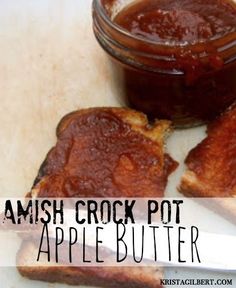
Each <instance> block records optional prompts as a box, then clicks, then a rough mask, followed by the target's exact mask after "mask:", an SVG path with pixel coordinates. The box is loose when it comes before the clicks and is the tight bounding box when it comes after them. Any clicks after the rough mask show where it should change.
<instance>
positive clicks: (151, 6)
mask: <svg viewBox="0 0 236 288" xmlns="http://www.w3.org/2000/svg"><path fill="white" fill-rule="evenodd" d="M114 22H115V23H117V24H118V25H120V26H122V27H123V28H125V29H126V30H128V31H129V32H131V33H132V34H134V35H137V36H142V37H144V38H146V39H149V40H152V41H160V40H165V41H169V40H171V41H178V42H179V41H181V42H182V41H187V42H188V43H195V42H199V41H202V40H205V39H209V38H212V37H219V36H222V35H224V34H226V33H229V32H233V31H235V30H236V10H235V9H233V7H232V6H231V5H229V3H227V1H224V0H207V1H206V0H197V1H193V0H143V1H135V2H134V4H131V5H130V6H128V7H126V8H125V9H123V10H122V11H121V12H120V13H119V14H118V15H117V16H116V17H115V19H114Z"/></svg>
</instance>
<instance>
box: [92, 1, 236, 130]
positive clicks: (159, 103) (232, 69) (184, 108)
mask: <svg viewBox="0 0 236 288" xmlns="http://www.w3.org/2000/svg"><path fill="white" fill-rule="evenodd" d="M132 2H133V1H132V0H94V1H93V28H94V33H95V36H96V38H97V40H98V42H99V43H100V45H101V46H102V48H103V49H104V50H105V51H106V52H107V54H108V55H109V56H110V59H111V62H112V69H113V73H114V77H115V80H116V84H117V85H118V88H119V91H122V92H121V93H122V97H123V98H124V99H125V101H126V103H127V105H128V106H129V107H131V108H134V109H136V110H139V111H142V112H144V113H146V114H147V115H148V117H149V118H150V119H154V118H158V119H170V120H172V121H173V123H174V125H175V126H176V127H181V128H183V127H192V126H196V125H199V124H202V123H206V122H207V121H210V120H212V119H214V118H215V117H216V116H217V115H219V114H220V113H221V112H223V111H224V110H225V109H226V108H227V107H229V106H230V105H231V104H232V103H233V102H234V101H235V100H236V32H231V33H228V34H226V35H224V36H222V37H218V38H216V39H208V40H206V41H202V42H199V43H196V44H188V43H187V44H186V43H185V44H181V45H178V43H173V42H163V41H159V42H158V41H151V40H148V39H145V38H143V37H140V36H135V35H133V34H131V33H130V32H128V31H127V30H125V29H122V28H121V27H120V26H118V25H117V24H115V23H114V21H113V20H114V17H115V16H116V15H117V13H119V12H120V11H121V10H122V9H123V8H124V7H126V5H128V4H130V3H132ZM235 9H236V8H235Z"/></svg>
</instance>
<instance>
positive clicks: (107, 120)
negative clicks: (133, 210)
mask: <svg viewBox="0 0 236 288" xmlns="http://www.w3.org/2000/svg"><path fill="white" fill-rule="evenodd" d="M127 113H128V112H127ZM67 118H68V119H69V120H66V119H65V120H62V122H61V124H60V126H59V129H58V142H57V145H56V146H55V147H54V148H53V149H52V150H51V151H50V152H49V154H48V156H47V158H46V160H45V162H44V164H43V166H42V168H41V169H40V173H39V176H38V178H37V180H36V183H35V184H36V188H37V189H39V194H38V196H39V197H56V196H59V197H125V196H127V197H128V196H132V197H135V196H137V197H139V196H143V197H144V196H156V197H158V196H163V192H164V189H165V186H166V182H167V177H168V175H169V173H170V172H171V171H172V170H173V169H174V168H176V163H175V162H174V161H173V160H172V159H171V158H170V157H169V156H167V155H164V154H163V151H162V149H163V147H160V145H159V144H158V143H156V142H153V141H152V140H150V139H149V138H146V137H145V136H144V135H142V134H141V133H139V132H136V131H135V130H133V129H132V128H131V126H130V125H129V124H127V123H125V122H124V121H123V120H122V119H121V118H119V117H118V116H117V115H116V114H115V113H113V112H112V111H110V110H109V109H97V110H96V109H91V110H89V112H86V113H84V114H83V113H82V114H79V112H77V114H76V113H75V114H74V115H73V114H72V115H71V116H69V117H67ZM67 121H69V122H67ZM134 121H135V120H134ZM63 123H65V124H63ZM63 125H65V126H66V127H65V128H63ZM61 127H62V128H61Z"/></svg>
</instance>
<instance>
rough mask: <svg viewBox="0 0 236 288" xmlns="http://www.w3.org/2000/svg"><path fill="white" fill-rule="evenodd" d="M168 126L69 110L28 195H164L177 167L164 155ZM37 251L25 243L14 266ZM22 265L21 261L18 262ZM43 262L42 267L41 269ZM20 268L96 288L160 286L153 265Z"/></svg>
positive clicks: (138, 117)
mask: <svg viewBox="0 0 236 288" xmlns="http://www.w3.org/2000/svg"><path fill="white" fill-rule="evenodd" d="M169 130H170V122H168V121H157V122H156V123H154V124H153V125H152V126H151V125H149V124H148V121H147V118H146V116H145V115H143V114H142V113H139V112H136V111H133V110H130V109H125V108H91V109H84V110H80V111H76V112H73V113H71V114H69V115H67V116H66V117H64V118H63V119H62V121H61V122H60V124H59V126H58V128H57V139H58V140H57V144H56V146H55V147H54V148H52V149H51V151H50V152H49V153H48V155H47V157H46V159H45V161H44V162H43V164H42V166H41V168H40V171H39V173H38V176H37V178H36V180H35V182H34V185H33V187H32V190H31V192H30V194H29V195H28V196H31V197H34V198H36V197H162V196H163V194H164V189H165V187H166V184H167V179H168V175H169V174H170V173H171V172H172V171H173V170H174V169H175V168H176V166H177V163H176V162H175V161H174V160H172V158H171V157H170V156H168V155H167V154H166V153H165V152H164V139H165V136H166V135H167V133H168V132H169ZM34 249H36V247H34V245H33V244H32V243H25V242H24V243H23V244H22V247H21V250H20V251H19V255H18V260H19V263H18V265H21V264H20V263H27V261H28V260H27V259H28V258H30V257H27V255H31V253H32V251H34ZM22 261H23V262H22ZM41 264H42V265H41ZM40 265H41V266H40V267H29V266H30V263H29V265H28V266H27V267H19V271H20V273H21V274H22V275H23V276H26V277H29V278H31V279H38V280H45V281H49V282H63V283H68V284H74V285H92V286H99V287H127V288H128V287H137V288H138V287H147V288H148V287H151V288H152V287H161V286H160V281H159V280H160V278H161V276H162V272H161V270H160V269H159V268H154V267H146V268H141V267H140V268H139V267H123V268H118V267H115V268H112V267H99V268H91V267H89V268H88V267H84V268H82V267H77V268H75V267H74V268H70V267H57V266H56V265H53V267H44V265H43V263H40Z"/></svg>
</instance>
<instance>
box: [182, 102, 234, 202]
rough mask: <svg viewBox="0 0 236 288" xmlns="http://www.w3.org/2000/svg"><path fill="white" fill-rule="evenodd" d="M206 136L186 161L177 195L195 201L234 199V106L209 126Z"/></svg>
mask: <svg viewBox="0 0 236 288" xmlns="http://www.w3.org/2000/svg"><path fill="white" fill-rule="evenodd" d="M207 134H208V136H207V137H206V138H205V139H204V140H203V141H202V142H201V143H200V144H199V145H197V147H195V148H194V149H193V150H192V151H190V153H189V155H188V156H187V158H186V164H187V167H188V170H187V171H186V172H185V174H184V175H183V177H182V181H181V184H180V191H182V192H183V193H184V194H187V195H189V196H197V197H232V196H236V177H235V175H236V106H235V107H232V108H231V109H229V110H228V111H227V112H226V113H225V114H224V115H222V116H221V117H220V118H218V119H217V120H215V121H214V122H213V123H211V124H210V125H209V126H208V130H207Z"/></svg>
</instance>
